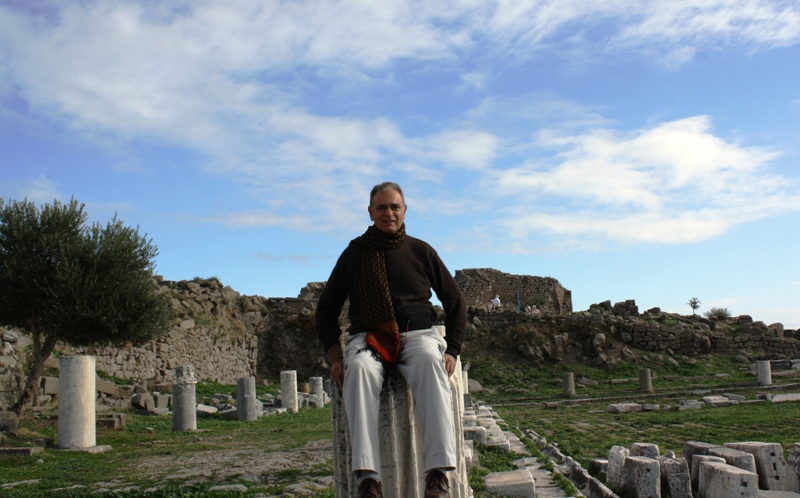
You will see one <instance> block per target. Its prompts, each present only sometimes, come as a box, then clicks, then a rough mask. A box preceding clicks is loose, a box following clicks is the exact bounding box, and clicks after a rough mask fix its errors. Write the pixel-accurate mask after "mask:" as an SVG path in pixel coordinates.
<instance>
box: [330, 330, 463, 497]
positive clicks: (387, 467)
mask: <svg viewBox="0 0 800 498" xmlns="http://www.w3.org/2000/svg"><path fill="white" fill-rule="evenodd" d="M442 328H443V327H442ZM462 388H463V385H462V379H461V360H460V359H458V360H457V363H456V369H455V372H454V373H453V376H452V377H450V403H451V409H452V411H453V429H454V431H455V435H456V458H457V462H458V463H457V467H456V469H455V470H454V471H452V472H448V478H449V480H450V496H451V498H467V497H468V496H471V495H472V493H471V489H470V487H469V482H468V476H467V466H466V458H465V456H464V455H465V449H464V448H465V443H464V435H463V430H464V429H463V426H462V419H461V418H462V416H463V414H464V397H463V390H462ZM331 389H332V395H331V406H332V418H333V466H334V481H335V483H334V487H335V492H336V498H356V497H357V496H358V483H357V481H356V479H355V477H354V476H353V472H352V469H351V458H352V455H351V445H350V430H349V429H348V426H347V413H346V412H345V409H344V400H343V399H342V395H341V391H340V390H339V386H338V385H337V384H336V383H335V382H332V383H331ZM377 416H378V419H379V420H380V423H379V426H378V432H379V437H380V451H381V458H380V459H381V468H380V474H381V480H382V481H381V484H382V488H383V496H384V497H385V498H400V497H403V498H423V497H424V496H425V469H424V462H423V459H422V448H423V439H422V427H421V424H420V421H419V419H418V418H417V414H416V409H415V407H414V400H413V398H412V395H411V389H410V388H409V387H408V384H407V383H406V381H405V379H404V378H403V375H402V374H401V373H400V372H399V371H398V370H397V369H394V370H393V371H392V372H387V374H386V377H385V380H384V383H383V389H382V391H381V404H380V413H379V414H377Z"/></svg>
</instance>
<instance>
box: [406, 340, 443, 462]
mask: <svg viewBox="0 0 800 498" xmlns="http://www.w3.org/2000/svg"><path fill="white" fill-rule="evenodd" d="M446 347H447V345H446V343H445V341H444V338H442V336H441V335H439V333H438V332H436V331H434V330H432V329H426V330H421V331H419V330H418V331H413V332H409V333H408V334H407V336H406V338H405V344H404V346H403V352H402V354H401V358H400V362H399V363H398V365H397V368H398V369H399V370H400V373H402V374H403V377H405V379H406V382H407V383H408V385H409V386H410V387H411V393H412V394H413V395H414V399H415V400H416V406H417V416H418V417H419V419H420V421H421V423H422V433H423V439H424V448H423V458H424V461H425V470H426V471H428V470H431V469H434V468H440V469H442V468H444V469H450V470H452V469H454V468H455V467H456V440H455V434H454V432H453V431H454V429H453V412H452V408H451V405H450V380H449V377H448V375H447V371H446V370H445V368H444V351H445V348H446Z"/></svg>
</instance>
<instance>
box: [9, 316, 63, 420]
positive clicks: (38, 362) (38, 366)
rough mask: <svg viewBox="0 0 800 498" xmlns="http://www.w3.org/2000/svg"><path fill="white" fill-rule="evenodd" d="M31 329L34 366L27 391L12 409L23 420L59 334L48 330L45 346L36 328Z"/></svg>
mask: <svg viewBox="0 0 800 498" xmlns="http://www.w3.org/2000/svg"><path fill="white" fill-rule="evenodd" d="M31 328H32V329H33V332H31V336H33V365H31V373H30V374H29V375H28V380H27V381H26V382H25V389H24V390H23V391H22V395H21V396H20V397H19V399H18V400H17V402H16V403H15V404H14V406H13V407H12V408H11V410H12V411H14V412H15V413H16V414H17V417H19V418H22V414H23V413H25V410H27V409H28V407H30V406H31V403H32V402H33V397H34V396H36V390H37V389H38V387H39V379H41V377H42V370H44V362H45V361H47V359H48V358H50V354H51V353H52V352H53V349H54V348H55V346H56V342H58V332H57V331H56V330H52V329H51V330H48V331H47V334H46V335H45V340H44V344H42V342H41V338H40V337H39V331H38V330H37V329H36V328H35V327H31Z"/></svg>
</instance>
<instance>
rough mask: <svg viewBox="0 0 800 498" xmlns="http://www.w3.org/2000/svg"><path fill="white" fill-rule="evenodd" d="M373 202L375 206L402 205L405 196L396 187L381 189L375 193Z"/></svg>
mask: <svg viewBox="0 0 800 498" xmlns="http://www.w3.org/2000/svg"><path fill="white" fill-rule="evenodd" d="M372 203H373V204H374V205H375V206H389V205H392V206H402V205H403V196H402V195H400V192H398V191H397V190H394V189H387V190H381V191H379V192H377V193H376V194H375V197H373V199H372Z"/></svg>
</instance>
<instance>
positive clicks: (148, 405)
mask: <svg viewBox="0 0 800 498" xmlns="http://www.w3.org/2000/svg"><path fill="white" fill-rule="evenodd" d="M131 406H133V407H134V408H136V409H138V410H152V409H153V408H155V407H156V402H155V400H154V399H153V395H152V394H150V393H136V394H134V395H133V396H132V397H131Z"/></svg>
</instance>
